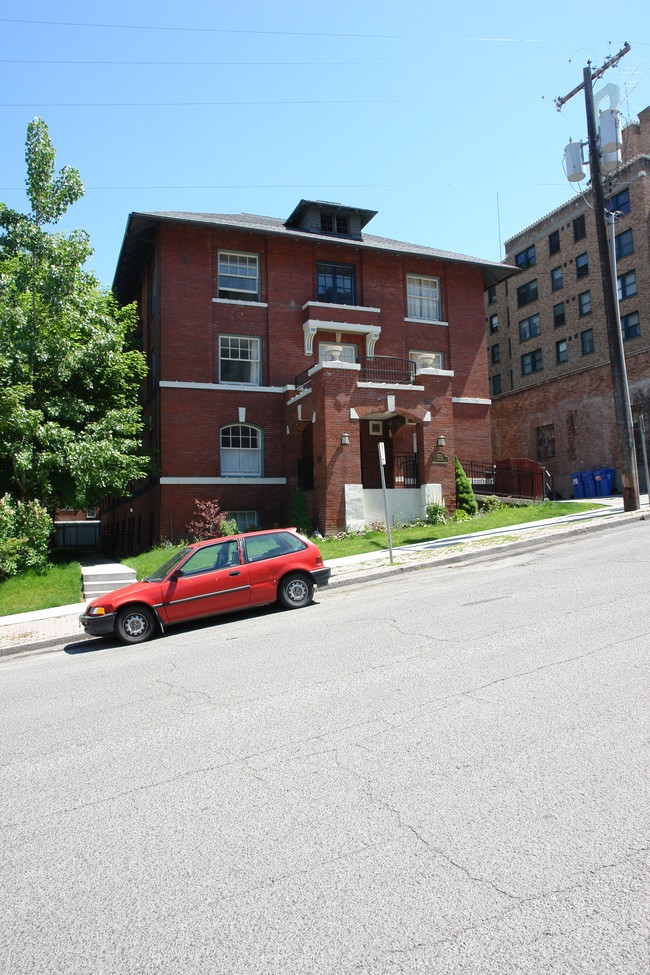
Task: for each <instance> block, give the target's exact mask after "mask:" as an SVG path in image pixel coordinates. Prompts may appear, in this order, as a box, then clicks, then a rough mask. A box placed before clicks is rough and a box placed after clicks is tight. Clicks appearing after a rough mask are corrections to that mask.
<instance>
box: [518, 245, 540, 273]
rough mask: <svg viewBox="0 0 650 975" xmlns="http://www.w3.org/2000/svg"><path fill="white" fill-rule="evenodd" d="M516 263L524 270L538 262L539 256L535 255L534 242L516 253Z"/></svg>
mask: <svg viewBox="0 0 650 975" xmlns="http://www.w3.org/2000/svg"><path fill="white" fill-rule="evenodd" d="M515 264H516V265H517V267H520V268H522V270H524V271H525V270H526V268H529V267H532V266H533V265H534V264H537V258H536V257H535V245H534V244H532V245H531V246H530V247H527V248H526V250H523V251H520V252H519V253H518V254H515Z"/></svg>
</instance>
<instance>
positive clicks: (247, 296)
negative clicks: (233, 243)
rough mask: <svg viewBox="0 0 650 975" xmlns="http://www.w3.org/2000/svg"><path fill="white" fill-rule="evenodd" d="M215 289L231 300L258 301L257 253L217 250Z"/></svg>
mask: <svg viewBox="0 0 650 975" xmlns="http://www.w3.org/2000/svg"><path fill="white" fill-rule="evenodd" d="M217 291H218V297H219V298H229V299H230V300H231V301H259V300H260V279H259V259H258V257H257V254H240V253H238V252H236V251H219V260H218V282H217Z"/></svg>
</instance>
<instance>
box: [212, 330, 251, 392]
mask: <svg viewBox="0 0 650 975" xmlns="http://www.w3.org/2000/svg"><path fill="white" fill-rule="evenodd" d="M219 382H220V383H241V384H242V385H245V386H259V384H260V340H259V339H256V338H248V337H247V336H244V335H220V336H219Z"/></svg>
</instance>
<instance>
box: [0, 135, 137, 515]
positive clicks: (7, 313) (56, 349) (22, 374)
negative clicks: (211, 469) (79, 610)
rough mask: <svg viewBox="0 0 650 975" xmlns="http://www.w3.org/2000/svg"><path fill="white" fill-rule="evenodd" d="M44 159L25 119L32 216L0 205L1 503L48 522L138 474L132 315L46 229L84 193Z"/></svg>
mask: <svg viewBox="0 0 650 975" xmlns="http://www.w3.org/2000/svg"><path fill="white" fill-rule="evenodd" d="M55 155H56V150H55V149H54V147H53V145H52V143H51V141H50V136H49V133H48V129H47V125H46V124H45V122H44V121H43V120H42V119H39V118H36V119H34V120H33V121H32V122H30V123H29V125H28V127H27V140H26V150H25V159H26V162H27V178H26V181H25V182H26V186H27V197H28V199H29V202H30V205H31V211H30V212H29V213H27V214H23V213H19V212H17V211H15V210H12V209H10V208H9V207H7V206H5V205H4V204H3V203H0V494H4V493H5V492H8V493H9V494H11V495H12V497H14V498H16V499H18V500H21V501H30V500H32V499H35V498H37V499H40V500H41V501H42V502H43V503H45V504H46V505H47V507H48V508H49V509H50V510H52V509H54V508H56V507H57V506H60V507H69V506H72V507H79V508H81V507H89V506H91V505H93V504H95V503H96V502H97V501H98V500H99V499H100V498H101V497H102V496H103V495H104V494H106V493H109V492H112V493H121V492H123V491H124V490H125V488H126V486H127V484H128V482H129V481H132V480H136V479H138V478H141V477H143V476H144V474H145V473H146V471H147V469H148V461H147V458H146V457H145V456H144V455H143V454H142V452H141V448H140V442H141V440H140V434H141V430H142V418H141V411H140V408H139V405H138V401H139V389H140V384H141V382H142V379H143V378H144V376H145V375H146V362H145V358H144V356H143V355H142V353H141V352H140V351H139V350H138V349H137V347H136V345H135V341H134V335H135V325H136V310H135V306H134V305H131V306H128V307H127V308H123V309H120V308H118V306H117V303H116V302H115V300H114V298H113V296H112V295H111V294H110V293H108V292H106V291H103V290H102V289H101V288H100V286H99V283H98V281H97V279H96V278H95V276H94V275H93V274H92V273H91V272H90V271H87V270H84V264H85V263H86V261H87V260H88V258H89V257H90V256H91V254H92V248H91V246H90V241H89V238H88V235H87V234H86V233H85V231H83V230H74V231H72V232H71V233H69V234H63V233H60V232H56V231H54V230H53V229H52V225H53V224H56V223H57V221H58V220H59V219H60V218H61V217H62V216H63V214H64V213H65V212H66V210H67V209H68V207H70V206H71V205H72V204H73V203H74V202H75V201H76V200H78V199H79V198H80V197H82V196H83V192H84V189H83V184H82V182H81V178H80V176H79V173H78V172H77V171H76V170H75V169H72V168H70V167H68V166H65V167H63V169H62V170H61V171H60V172H59V174H58V175H57V174H56V172H55Z"/></svg>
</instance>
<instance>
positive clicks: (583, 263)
mask: <svg viewBox="0 0 650 975" xmlns="http://www.w3.org/2000/svg"><path fill="white" fill-rule="evenodd" d="M588 274H589V255H588V254H587V253H586V252H585V253H584V254H578V256H577V257H576V278H578V279H579V278H586V277H587V275H588Z"/></svg>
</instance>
